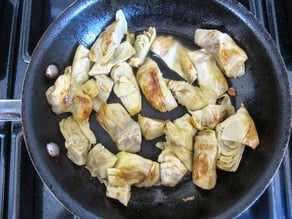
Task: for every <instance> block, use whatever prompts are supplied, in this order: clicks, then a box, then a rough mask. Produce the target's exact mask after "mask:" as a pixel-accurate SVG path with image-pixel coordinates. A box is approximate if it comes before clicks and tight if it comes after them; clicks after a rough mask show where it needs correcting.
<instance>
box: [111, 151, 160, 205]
mask: <svg viewBox="0 0 292 219" xmlns="http://www.w3.org/2000/svg"><path fill="white" fill-rule="evenodd" d="M117 159H118V160H117V162H116V164H115V166H114V167H113V168H108V169H107V175H108V182H107V196H108V197H111V198H115V199H118V200H119V201H120V202H121V203H123V204H124V205H125V206H127V204H128V201H129V199H130V195H131V194H130V186H131V185H134V186H137V187H149V186H153V185H158V183H159V181H160V167H159V164H158V163H157V162H154V161H151V160H149V159H146V158H143V157H141V156H140V155H137V154H133V153H128V152H125V151H122V152H119V153H118V154H117ZM119 190H122V191H124V192H123V193H120V194H119Z"/></svg>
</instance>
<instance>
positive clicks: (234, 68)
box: [194, 29, 248, 78]
mask: <svg viewBox="0 0 292 219" xmlns="http://www.w3.org/2000/svg"><path fill="white" fill-rule="evenodd" d="M194 38H195V39H194V40H195V43H196V44H197V45H199V46H201V47H202V48H204V49H206V50H207V51H208V52H209V53H211V54H212V55H213V56H214V57H215V59H216V61H217V63H218V65H219V66H220V68H221V69H222V70H223V72H224V74H225V75H226V76H227V77H231V78H237V77H241V76H243V75H244V73H245V61H246V60H247V59H248V57H247V54H246V52H245V51H244V50H243V49H241V48H240V47H239V46H238V45H237V44H236V42H235V41H234V40H233V39H232V38H231V37H230V36H229V35H228V34H226V33H222V32H220V31H218V30H215V29H209V30H208V29H197V30H196V32H195V37H194Z"/></svg>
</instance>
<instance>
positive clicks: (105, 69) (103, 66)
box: [88, 41, 136, 76]
mask: <svg viewBox="0 0 292 219" xmlns="http://www.w3.org/2000/svg"><path fill="white" fill-rule="evenodd" d="M135 53H136V51H135V49H134V47H132V45H131V44H130V43H129V42H128V41H125V42H122V43H121V44H120V45H119V46H118V47H117V48H116V49H115V51H114V53H113V55H112V57H111V58H110V59H109V60H108V62H106V63H99V62H98V63H95V64H94V65H93V66H92V68H91V69H90V71H89V72H88V74H89V75H90V76H95V75H99V74H108V73H109V72H110V70H111V69H112V67H113V66H114V65H116V64H118V63H121V62H124V61H126V60H127V59H129V58H130V57H131V56H132V55H134V54H135Z"/></svg>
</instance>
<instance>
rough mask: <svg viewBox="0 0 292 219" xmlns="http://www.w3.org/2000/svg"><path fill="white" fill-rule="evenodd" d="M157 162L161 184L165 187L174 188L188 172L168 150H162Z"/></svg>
mask: <svg viewBox="0 0 292 219" xmlns="http://www.w3.org/2000/svg"><path fill="white" fill-rule="evenodd" d="M158 162H160V180H161V184H162V185H165V186H170V187H173V186H176V185H177V184H178V183H179V181H180V180H181V179H182V178H183V176H184V175H185V174H186V173H187V171H188V170H187V168H186V167H185V165H184V164H183V163H182V162H181V161H180V160H179V159H178V158H177V156H176V155H175V153H174V152H173V151H172V150H170V149H164V150H163V151H162V152H161V153H160V155H159V157H158Z"/></svg>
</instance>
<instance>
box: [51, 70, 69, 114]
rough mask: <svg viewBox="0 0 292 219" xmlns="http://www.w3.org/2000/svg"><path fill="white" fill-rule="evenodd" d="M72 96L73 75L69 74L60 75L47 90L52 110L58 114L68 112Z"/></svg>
mask: <svg viewBox="0 0 292 219" xmlns="http://www.w3.org/2000/svg"><path fill="white" fill-rule="evenodd" d="M74 92H75V90H74ZM74 92H73V93H74ZM72 96H73V94H72V90H71V76H70V75H69V74H63V75H60V76H59V77H58V78H57V80H56V81H55V84H54V85H53V86H51V87H49V88H48V90H47V91H46V97H47V101H48V103H49V104H50V105H51V108H52V111H53V112H54V113H56V114H57V115H59V114H62V113H64V112H68V110H69V107H70V105H71V103H72Z"/></svg>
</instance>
